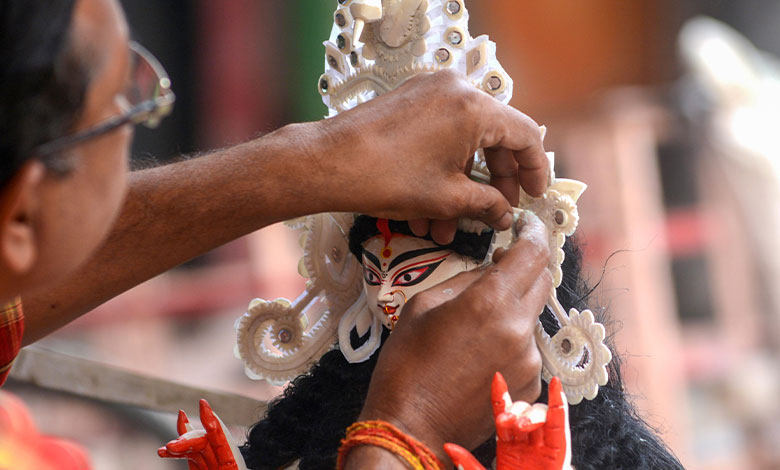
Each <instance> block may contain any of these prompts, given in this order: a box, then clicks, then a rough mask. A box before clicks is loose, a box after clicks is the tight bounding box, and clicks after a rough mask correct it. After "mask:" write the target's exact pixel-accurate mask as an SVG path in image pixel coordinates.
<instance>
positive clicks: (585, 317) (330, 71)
mask: <svg viewBox="0 0 780 470" xmlns="http://www.w3.org/2000/svg"><path fill="white" fill-rule="evenodd" d="M468 19H469V14H468V10H467V9H466V5H465V3H464V0H337V5H336V10H335V12H334V14H333V28H332V30H331V34H330V38H329V39H328V40H327V41H325V42H324V43H323V44H324V46H325V72H324V73H323V74H322V76H321V77H320V78H319V80H318V82H317V88H318V91H319V93H320V94H321V95H322V99H323V102H324V103H325V105H326V106H327V107H328V110H329V113H328V115H329V116H335V115H337V114H339V113H341V112H344V111H346V110H349V109H351V108H354V107H355V106H358V105H360V104H361V103H363V102H365V101H369V100H371V99H373V98H375V97H377V96H380V95H382V94H384V93H387V92H389V91H391V90H394V89H395V88H397V87H399V86H400V85H402V84H403V83H404V82H405V81H406V80H408V79H410V78H412V77H414V76H415V75H417V74H420V73H424V72H432V71H436V70H442V69H453V70H456V71H457V72H458V73H460V74H461V75H463V76H464V77H466V78H467V80H468V81H469V82H471V83H472V85H473V86H475V87H476V88H478V89H481V90H483V91H484V92H485V93H488V94H490V95H491V96H493V97H495V98H496V99H497V100H499V101H501V102H503V103H508V102H509V100H510V99H511V97H512V89H513V83H512V79H511V78H510V77H509V75H508V74H507V73H506V72H505V71H504V69H503V68H502V67H501V65H500V64H499V62H498V60H497V59H496V45H495V43H493V42H492V41H490V40H489V39H488V37H487V36H484V35H483V36H478V37H476V38H472V37H471V35H470V33H469V29H468ZM540 132H542V134H544V132H545V129H544V128H541V129H540ZM547 156H548V161H549V165H550V175H551V176H550V181H549V184H548V187H547V190H546V191H545V193H544V195H542V196H541V197H536V198H534V197H530V196H528V195H526V194H522V195H521V200H520V204H519V205H518V207H517V208H516V209H515V219H516V224H514V226H515V227H516V226H517V221H519V220H520V219H521V218H523V217H527V216H528V213H533V214H535V216H537V217H539V218H540V219H541V220H542V222H544V224H545V226H546V227H547V231H548V243H549V245H550V252H551V253H552V256H551V259H550V263H549V266H548V267H549V269H550V272H551V273H552V274H553V284H554V287H553V289H552V290H551V292H550V295H549V298H548V302H547V305H548V307H549V308H550V310H551V312H552V313H553V316H554V318H555V319H556V321H557V322H558V326H559V327H560V329H559V330H558V331H557V332H556V333H555V334H554V335H550V334H548V333H547V332H546V331H545V330H544V328H542V325H541V322H538V324H537V328H536V330H535V336H536V341H537V345H538V347H539V350H540V352H541V356H542V362H543V371H542V375H543V378H544V379H545V380H547V381H549V380H550V378H551V377H552V376H557V377H559V378H560V379H561V382H562V384H563V389H564V392H565V393H566V395H567V398H568V400H569V402H570V403H572V404H575V403H579V402H580V401H581V400H582V399H583V398H587V399H592V398H594V397H595V396H596V394H597V392H598V387H599V385H604V384H606V382H607V372H606V365H607V364H608V363H609V361H610V360H611V354H610V352H609V349H608V348H607V347H606V346H605V345H604V336H605V330H604V327H603V326H602V325H601V324H599V323H597V322H596V321H595V320H594V318H593V314H592V313H591V312H590V311H589V310H584V311H582V312H579V311H577V310H576V309H572V310H570V311H569V312H568V313H567V312H566V311H565V310H564V309H563V307H562V306H561V304H560V302H559V301H558V299H557V296H556V293H555V287H558V286H559V285H560V283H561V279H562V271H561V264H562V263H563V259H564V252H563V250H562V247H563V243H564V241H565V238H566V237H567V236H570V235H572V234H573V233H574V231H575V230H576V228H577V223H578V221H579V216H578V213H577V200H578V199H579V197H580V195H581V194H582V192H583V191H584V190H585V188H586V186H585V184H584V183H582V182H579V181H575V180H569V179H560V178H556V177H555V173H554V171H553V170H554V155H553V154H552V153H548V154H547ZM471 177H472V178H473V179H475V180H477V181H483V182H486V183H487V182H488V181H489V179H490V174H489V171H488V169H487V165H486V163H485V158H484V153H483V152H482V151H479V152H477V153H476V154H475V156H474V165H473V170H472V173H471ZM521 193H522V192H521ZM355 216H356V214H345V213H324V214H316V215H312V216H308V217H303V218H299V219H296V220H293V221H289V222H288V225H289V226H290V227H291V228H293V229H295V230H297V231H298V232H299V236H300V244H301V247H302V248H303V252H304V255H303V257H302V258H301V261H300V263H299V265H298V270H299V272H300V274H301V275H302V276H304V277H306V278H308V281H307V283H306V289H305V290H304V292H303V293H302V294H301V295H300V296H299V297H298V298H297V299H296V300H295V301H293V302H289V301H287V300H286V299H277V300H274V301H266V300H262V299H255V300H253V301H252V302H251V303H250V305H249V309H248V311H247V313H245V314H244V315H243V316H242V317H241V318H239V319H238V320H237V322H236V349H235V352H236V356H237V357H239V358H240V359H241V360H242V361H243V362H244V365H245V369H246V373H247V375H249V376H250V377H251V378H255V379H260V378H264V379H266V380H268V381H269V382H271V383H275V384H281V383H284V382H285V381H287V380H289V379H291V378H293V377H295V376H297V375H299V374H301V373H304V372H306V371H307V370H308V369H309V368H310V367H311V365H312V364H313V363H314V362H315V361H316V360H317V359H319V357H320V356H321V355H322V354H324V353H325V352H327V351H328V350H329V349H331V348H332V347H334V344H335V343H336V339H338V347H339V348H340V350H341V352H342V353H343V354H344V356H345V357H346V358H347V360H348V361H350V362H361V361H365V360H367V359H368V358H369V357H370V356H371V355H372V354H373V353H374V352H375V351H376V350H377V349H378V348H379V345H380V343H381V335H382V323H381V321H380V320H378V319H377V318H375V317H374V316H373V315H372V314H371V312H370V311H369V309H368V304H367V302H366V298H365V295H364V293H363V284H362V278H363V275H362V267H361V264H360V262H359V261H358V260H357V259H356V258H355V257H354V256H353V255H352V254H351V252H350V251H349V246H348V233H349V230H350V228H351V227H352V225H353V223H354V220H355ZM459 228H460V229H461V230H466V231H471V232H481V231H483V230H487V229H488V227H487V226H485V225H484V224H482V223H481V222H477V221H472V220H465V219H464V220H461V221H460V223H459ZM516 232H517V230H512V229H510V230H507V231H504V232H498V233H496V234H495V235H494V237H493V241H492V243H491V246H490V248H489V250H488V255H487V256H486V258H485V260H486V261H485V262H490V260H491V257H492V253H493V252H494V251H495V250H496V249H497V248H499V247H507V246H509V245H511V244H512V243H514V242H515V241H516V237H517V233H516ZM353 330H354V331H357V334H358V335H359V336H360V337H364V336H365V335H367V334H368V340H367V341H365V342H364V343H363V344H362V345H361V346H360V347H358V348H353V347H352V345H351V342H350V333H351V332H352V331H353Z"/></svg>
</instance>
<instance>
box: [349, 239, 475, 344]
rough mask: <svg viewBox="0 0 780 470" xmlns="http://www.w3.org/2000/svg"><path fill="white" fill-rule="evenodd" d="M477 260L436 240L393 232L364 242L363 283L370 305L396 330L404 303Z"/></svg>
mask: <svg viewBox="0 0 780 470" xmlns="http://www.w3.org/2000/svg"><path fill="white" fill-rule="evenodd" d="M476 266H477V263H476V262H475V261H474V260H472V259H470V258H467V257H464V256H461V255H458V254H457V253H454V252H452V251H450V250H446V249H444V248H442V247H440V246H438V245H437V244H435V243H434V242H432V241H429V240H424V239H422V238H416V237H409V236H404V235H396V234H393V237H392V238H391V239H390V243H389V244H388V245H387V246H385V241H384V238H383V237H381V236H376V237H374V238H371V239H370V240H368V241H367V242H366V243H365V244H364V245H363V286H364V289H365V291H366V301H367V302H368V308H369V310H371V313H373V314H374V316H375V317H377V318H379V319H381V320H382V323H383V324H384V325H385V326H386V327H387V328H390V329H392V328H393V327H394V326H395V322H396V321H398V318H399V316H400V314H401V310H403V307H404V304H405V303H406V302H408V301H409V299H411V298H412V297H413V296H414V295H415V294H417V293H418V292H421V291H424V290H426V289H428V288H430V287H433V286H435V285H436V284H439V283H440V282H443V281H446V280H447V279H449V278H451V277H453V276H455V275H456V274H458V273H460V272H463V271H468V270H471V269H474V268H475V267H476Z"/></svg>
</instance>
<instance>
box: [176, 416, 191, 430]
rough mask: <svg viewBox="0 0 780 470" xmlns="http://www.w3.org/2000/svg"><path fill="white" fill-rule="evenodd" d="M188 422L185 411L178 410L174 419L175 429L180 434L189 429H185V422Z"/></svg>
mask: <svg viewBox="0 0 780 470" xmlns="http://www.w3.org/2000/svg"><path fill="white" fill-rule="evenodd" d="M189 422H190V420H189V419H187V413H185V412H184V410H179V419H177V420H176V431H177V432H178V433H179V435H180V436H181V435H182V434H184V433H185V432H187V431H189V429H187V424H188V423H189Z"/></svg>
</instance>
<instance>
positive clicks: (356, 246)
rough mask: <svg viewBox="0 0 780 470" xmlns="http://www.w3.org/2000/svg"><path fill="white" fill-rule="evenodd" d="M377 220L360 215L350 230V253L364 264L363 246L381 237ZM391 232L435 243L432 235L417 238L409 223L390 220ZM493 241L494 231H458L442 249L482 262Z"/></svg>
mask: <svg viewBox="0 0 780 470" xmlns="http://www.w3.org/2000/svg"><path fill="white" fill-rule="evenodd" d="M376 222H377V219H376V218H375V217H369V216H367V215H359V216H358V217H357V218H356V219H355V223H354V224H353V225H352V228H351V229H350V230H349V251H351V252H352V254H353V255H355V257H356V258H357V259H358V261H360V262H363V244H364V243H365V242H366V241H367V240H368V239H370V238H373V237H375V236H377V235H380V232H379V229H378V228H377V226H376ZM389 225H390V231H391V232H392V233H397V234H401V235H408V236H410V237H416V238H423V239H424V240H430V241H433V239H432V238H431V236H430V235H426V236H425V237H417V235H415V234H414V233H412V230H411V229H410V228H409V224H408V223H407V222H403V221H398V220H390V221H389ZM492 239H493V231H492V230H487V231H485V232H483V233H481V234H479V233H469V232H462V231H460V230H458V231H457V232H455V239H454V240H453V241H452V243H450V244H448V245H442V248H444V249H447V250H450V251H453V252H455V253H457V254H459V255H463V256H468V257H469V258H471V259H473V260H475V261H477V262H481V261H482V260H483V259H485V255H486V254H487V252H488V249H489V248H490V241H491V240H492Z"/></svg>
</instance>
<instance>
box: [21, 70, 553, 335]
mask: <svg viewBox="0 0 780 470" xmlns="http://www.w3.org/2000/svg"><path fill="white" fill-rule="evenodd" d="M478 148H495V149H501V151H497V152H494V153H493V154H492V155H494V156H493V157H490V158H493V159H494V160H495V161H500V163H501V165H500V166H501V167H502V168H503V171H502V177H503V179H504V183H505V182H506V179H507V175H510V178H513V180H514V185H513V187H512V186H511V185H510V187H509V189H507V186H506V184H502V191H503V193H504V194H505V195H506V196H507V197H508V198H509V199H510V200H513V199H516V198H517V194H516V192H517V188H519V183H522V185H523V187H524V188H525V189H526V190H527V191H528V192H529V193H531V194H540V193H541V192H542V191H543V190H544V188H545V185H546V182H547V171H548V166H547V159H546V157H545V154H544V150H543V148H542V143H541V135H540V133H539V128H538V126H537V125H536V123H534V122H533V121H532V120H531V119H529V118H528V117H527V116H525V115H523V114H522V113H520V112H518V111H516V110H514V109H512V108H510V107H508V106H505V105H503V104H501V103H499V102H497V101H496V100H494V99H492V98H491V97H489V96H488V95H487V94H485V93H482V92H480V91H478V90H476V89H475V88H474V87H472V86H471V85H470V84H468V83H467V82H466V81H465V80H464V79H462V78H459V77H458V76H457V75H455V74H453V73H448V72H440V73H437V74H432V75H427V76H421V77H417V78H415V79H412V80H410V81H409V83H407V84H406V85H404V86H402V87H401V88H400V89H399V90H396V91H395V92H393V93H389V94H387V95H385V96H382V97H380V98H377V99H375V100H372V101H371V102H368V103H366V104H364V105H362V106H358V107H357V108H355V109H353V110H351V111H349V112H345V113H342V114H340V115H339V116H337V117H335V118H332V119H327V120H324V121H319V122H313V123H305V124H293V125H289V126H286V127H283V128H282V129H279V130H278V131H276V132H274V133H271V134H269V135H267V136H265V137H262V138H260V139H257V140H254V141H251V142H247V143H245V144H242V145H238V146H236V147H232V148H229V149H226V150H221V151H217V152H214V153H212V154H209V155H207V156H203V157H200V158H196V159H192V160H186V161H182V162H179V163H175V164H171V165H167V166H163V167H159V168H153V169H148V170H142V171H138V172H134V173H132V174H131V175H130V189H129V193H128V196H127V200H126V202H125V204H124V207H123V209H122V212H121V214H120V216H119V218H118V220H117V223H116V225H115V227H114V229H113V231H112V233H111V234H110V235H109V237H108V239H107V240H106V242H105V243H104V244H103V246H102V248H101V249H100V250H99V251H98V252H97V253H96V254H95V255H93V257H92V258H91V260H90V261H88V263H87V264H86V265H84V266H83V267H81V268H80V269H78V270H77V271H76V272H75V273H73V274H72V275H70V276H69V277H68V278H67V279H65V280H63V281H61V282H59V283H58V284H56V285H54V286H50V287H48V288H44V289H41V290H39V291H37V292H28V293H25V294H24V296H23V297H24V308H25V314H26V334H25V343H26V344H29V343H30V342H33V341H35V340H37V339H39V338H41V337H42V336H44V335H46V334H48V333H50V332H52V331H54V330H55V329H57V328H59V327H61V326H63V325H65V324H66V323H68V322H70V321H72V320H73V319H75V318H77V317H78V316H80V315H81V314H83V313H85V312H87V311H89V310H91V309H93V308H94V307H96V306H98V305H100V304H101V303H103V302H105V301H107V300H109V299H111V298H112V297H114V296H116V295H118V294H120V293H122V292H124V291H125V290H127V289H130V288H131V287H133V286H135V285H137V284H139V283H141V282H143V281H145V280H147V279H150V278H151V277H153V276H155V275H157V274H160V273H162V272H164V271H165V270H167V269H169V268H171V267H174V266H176V265H178V264H180V263H182V262H185V261H187V260H189V259H191V258H193V257H195V256H198V255H200V254H202V253H205V252H206V251H208V250H211V249H213V248H215V247H217V246H220V245H222V244H224V243H226V242H228V241H230V240H233V239H235V238H237V237H240V236H242V235H245V234H247V233H250V232H252V231H255V230H258V229H260V228H263V227H265V226H267V225H269V224H271V223H274V222H278V221H281V220H285V219H290V218H294V217H298V216H300V215H304V214H311V213H316V212H323V211H350V212H360V213H367V214H371V215H376V216H383V217H389V218H394V219H420V218H423V219H437V220H439V221H437V222H434V223H432V224H431V232H432V234H434V237H439V239H440V240H443V241H445V242H446V241H447V240H446V239H447V238H448V237H450V236H451V232H454V226H453V225H452V223H451V222H447V221H446V220H442V219H450V220H451V219H454V218H456V217H458V216H463V215H465V216H470V217H472V218H476V219H479V220H483V221H485V222H487V223H489V224H491V225H493V226H495V227H497V228H507V227H508V226H509V224H510V222H511V211H510V204H509V202H508V201H507V198H506V197H504V196H503V195H502V193H501V192H499V191H498V190H497V189H495V188H493V187H490V186H487V185H483V184H479V183H476V182H473V181H471V180H470V179H469V178H468V177H466V175H465V170H466V168H467V165H468V162H469V161H470V159H471V157H472V156H473V154H474V152H475V151H476V150H477V149H478ZM495 161H494V166H495Z"/></svg>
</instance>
